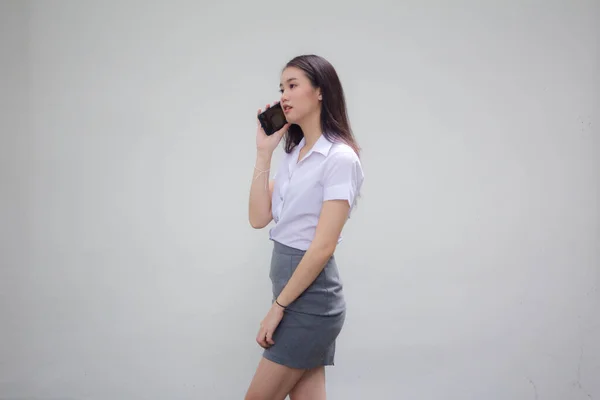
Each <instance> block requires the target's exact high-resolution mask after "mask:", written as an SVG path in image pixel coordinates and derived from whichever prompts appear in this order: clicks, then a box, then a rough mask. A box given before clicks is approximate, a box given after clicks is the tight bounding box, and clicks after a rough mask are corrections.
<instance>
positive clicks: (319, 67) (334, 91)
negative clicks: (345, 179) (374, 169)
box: [283, 54, 360, 157]
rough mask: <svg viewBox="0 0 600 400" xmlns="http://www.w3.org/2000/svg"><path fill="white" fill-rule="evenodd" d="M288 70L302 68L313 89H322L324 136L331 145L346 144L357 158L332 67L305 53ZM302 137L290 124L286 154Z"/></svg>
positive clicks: (323, 60)
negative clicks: (335, 143)
mask: <svg viewBox="0 0 600 400" xmlns="http://www.w3.org/2000/svg"><path fill="white" fill-rule="evenodd" d="M288 67H296V68H299V69H301V70H302V71H304V73H305V74H306V76H307V77H308V79H309V80H310V82H311V84H312V86H313V87H314V88H320V89H321V96H322V101H321V130H322V131H323V135H324V136H325V137H326V138H327V139H329V141H331V142H340V141H341V142H344V143H346V144H347V145H349V146H350V147H352V148H353V149H354V151H355V152H356V154H357V155H358V156H359V157H360V147H359V146H358V143H357V142H356V139H355V138H354V135H353V133H352V129H351V128H350V122H349V120H348V111H347V110H346V99H345V96H344V89H343V88H342V83H341V82H340V79H339V77H338V74H337V72H336V71H335V68H333V65H331V63H330V62H329V61H327V60H326V59H324V58H323V57H320V56H317V55H314V54H308V55H301V56H297V57H295V58H293V59H292V60H290V61H289V62H288V63H287V64H286V66H285V67H284V68H283V69H284V70H285V69H286V68H288ZM303 137H304V132H302V128H300V126H299V125H296V124H292V125H291V126H290V127H289V129H288V132H287V134H286V137H285V151H286V153H290V152H291V151H292V150H293V149H294V147H296V146H297V145H298V144H299V143H300V141H301V140H302V138H303Z"/></svg>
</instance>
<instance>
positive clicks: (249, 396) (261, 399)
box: [244, 389, 269, 400]
mask: <svg viewBox="0 0 600 400" xmlns="http://www.w3.org/2000/svg"><path fill="white" fill-rule="evenodd" d="M244 400H269V399H267V398H266V397H265V395H264V394H262V393H260V392H259V391H257V390H253V389H250V390H248V392H247V393H246V397H244Z"/></svg>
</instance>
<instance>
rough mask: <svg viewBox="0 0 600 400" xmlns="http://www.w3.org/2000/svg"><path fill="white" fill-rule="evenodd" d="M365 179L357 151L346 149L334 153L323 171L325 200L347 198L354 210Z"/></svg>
mask: <svg viewBox="0 0 600 400" xmlns="http://www.w3.org/2000/svg"><path fill="white" fill-rule="evenodd" d="M363 180H364V174H363V171H362V167H361V164H360V160H359V158H358V156H357V155H356V153H354V152H353V151H347V152H346V151H344V152H338V153H335V154H333V155H332V156H331V158H330V160H327V162H326V165H325V168H324V172H323V201H327V200H347V201H348V204H350V209H351V210H352V208H353V207H354V204H355V201H356V197H357V196H358V194H359V192H360V189H361V187H362V183H363Z"/></svg>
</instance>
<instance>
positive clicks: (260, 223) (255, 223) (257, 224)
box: [249, 218, 267, 229]
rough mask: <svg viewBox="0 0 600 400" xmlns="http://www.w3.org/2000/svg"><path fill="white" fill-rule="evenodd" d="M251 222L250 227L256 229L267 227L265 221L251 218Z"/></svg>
mask: <svg viewBox="0 0 600 400" xmlns="http://www.w3.org/2000/svg"><path fill="white" fill-rule="evenodd" d="M249 222H250V226H251V227H252V228H254V229H262V228H264V227H265V226H267V225H266V224H265V223H263V221H257V220H256V219H253V218H250V219H249Z"/></svg>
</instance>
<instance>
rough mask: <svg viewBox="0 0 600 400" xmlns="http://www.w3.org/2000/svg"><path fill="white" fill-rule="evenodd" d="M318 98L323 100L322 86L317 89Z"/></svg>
mask: <svg viewBox="0 0 600 400" xmlns="http://www.w3.org/2000/svg"><path fill="white" fill-rule="evenodd" d="M317 98H318V99H319V101H321V100H323V94H322V93H321V88H318V89H317Z"/></svg>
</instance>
